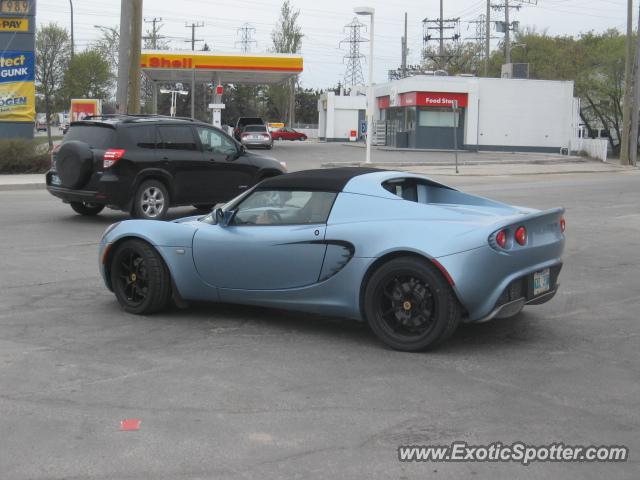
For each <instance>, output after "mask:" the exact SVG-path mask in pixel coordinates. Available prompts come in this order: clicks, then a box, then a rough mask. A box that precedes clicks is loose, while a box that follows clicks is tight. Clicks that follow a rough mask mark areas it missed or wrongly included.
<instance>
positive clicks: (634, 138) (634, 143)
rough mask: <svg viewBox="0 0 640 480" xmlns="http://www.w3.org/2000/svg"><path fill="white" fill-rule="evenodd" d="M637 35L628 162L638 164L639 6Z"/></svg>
mask: <svg viewBox="0 0 640 480" xmlns="http://www.w3.org/2000/svg"><path fill="white" fill-rule="evenodd" d="M637 32H638V34H637V35H636V62H635V80H634V82H633V107H632V110H631V151H630V162H629V163H631V165H633V166H634V167H635V166H636V165H637V164H638V115H639V114H640V113H639V112H638V109H640V6H638V30H637Z"/></svg>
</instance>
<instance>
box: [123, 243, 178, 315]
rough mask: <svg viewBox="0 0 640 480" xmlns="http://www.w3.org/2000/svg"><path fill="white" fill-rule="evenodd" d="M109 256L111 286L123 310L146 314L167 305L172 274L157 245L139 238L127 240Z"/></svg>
mask: <svg viewBox="0 0 640 480" xmlns="http://www.w3.org/2000/svg"><path fill="white" fill-rule="evenodd" d="M112 258H113V260H112V262H111V286H112V288H113V292H114V293H115V295H116V298H117V299H118V303H119V304H120V306H121V307H122V308H123V309H124V310H125V311H127V312H129V313H135V314H137V315H148V314H151V313H154V312H157V311H159V310H162V309H163V308H165V307H166V305H167V303H168V301H169V299H170V298H171V278H170V275H169V270H168V269H167V266H166V265H165V263H164V261H163V260H162V258H161V257H160V254H159V253H158V252H157V251H156V249H154V248H153V247H152V246H151V245H149V244H148V243H146V242H143V241H142V240H127V241H125V242H124V243H123V244H122V245H120V246H119V247H118V249H117V250H116V251H115V253H114V254H113V257H112Z"/></svg>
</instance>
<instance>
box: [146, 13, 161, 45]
mask: <svg viewBox="0 0 640 480" xmlns="http://www.w3.org/2000/svg"><path fill="white" fill-rule="evenodd" d="M161 21H162V17H161V18H156V17H153V18H152V19H151V20H147V19H146V18H145V19H144V23H150V24H151V32H150V35H148V36H146V37H144V39H145V40H150V41H151V48H152V49H154V50H156V49H157V48H158V40H161V39H163V38H165V37H163V36H161V35H160V29H161V28H162V24H160V22H161Z"/></svg>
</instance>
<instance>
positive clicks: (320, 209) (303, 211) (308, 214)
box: [233, 190, 336, 225]
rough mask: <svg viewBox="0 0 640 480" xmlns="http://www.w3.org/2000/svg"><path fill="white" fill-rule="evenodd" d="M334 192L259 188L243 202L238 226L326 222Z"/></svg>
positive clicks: (236, 221)
mask: <svg viewBox="0 0 640 480" xmlns="http://www.w3.org/2000/svg"><path fill="white" fill-rule="evenodd" d="M335 198H336V193H335V192H312V191H300V190H293V191H291V190H256V191H254V192H253V193H252V194H251V195H249V196H248V197H247V198H246V199H244V200H243V201H242V202H241V203H240V205H238V208H237V212H236V215H235V218H234V222H233V223H234V224H235V225H298V224H309V223H312V224H313V223H325V222H326V221H327V218H328V217H329V212H330V211H331V207H332V206H333V201H334V200H335Z"/></svg>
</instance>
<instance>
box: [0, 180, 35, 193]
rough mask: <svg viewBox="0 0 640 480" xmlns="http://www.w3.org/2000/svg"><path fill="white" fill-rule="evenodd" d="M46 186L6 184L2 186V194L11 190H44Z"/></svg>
mask: <svg viewBox="0 0 640 480" xmlns="http://www.w3.org/2000/svg"><path fill="white" fill-rule="evenodd" d="M45 187H46V184H45V183H44V182H41V183H5V184H0V192H8V191H11V190H40V189H44V188H45Z"/></svg>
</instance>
